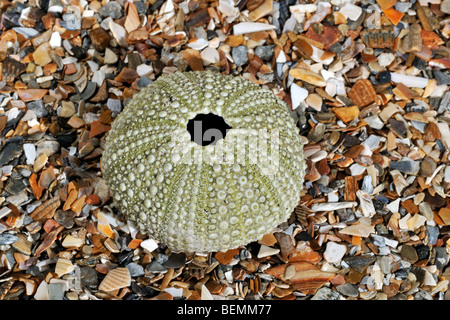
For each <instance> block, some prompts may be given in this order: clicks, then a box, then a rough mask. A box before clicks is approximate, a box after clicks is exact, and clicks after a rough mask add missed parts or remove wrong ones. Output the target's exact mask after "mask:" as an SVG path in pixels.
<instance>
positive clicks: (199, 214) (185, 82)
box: [102, 72, 305, 252]
mask: <svg viewBox="0 0 450 320" xmlns="http://www.w3.org/2000/svg"><path fill="white" fill-rule="evenodd" d="M208 113H213V114H215V115H218V116H221V117H222V118H223V119H224V120H225V121H226V123H227V124H229V125H230V126H231V127H232V129H231V130H230V131H229V132H228V134H227V135H226V136H225V138H223V139H221V140H219V141H218V142H217V143H216V144H215V145H209V146H201V145H199V144H197V143H195V142H193V141H191V139H190V135H189V132H188V131H187V129H186V126H187V123H188V121H189V120H190V119H193V118H194V117H195V116H196V115H197V114H208ZM277 137H278V140H277ZM231 141H234V144H233V143H231ZM262 141H264V143H262ZM230 146H231V147H230ZM264 148H265V149H264ZM224 150H225V151H224ZM221 152H222V153H221ZM227 152H228V153H227ZM102 167H103V168H102V170H103V174H104V177H105V179H106V181H107V183H108V185H109V186H110V189H111V194H112V196H113V199H114V201H115V203H116V204H117V205H118V207H119V208H120V210H121V212H122V213H124V214H125V215H126V216H127V218H128V219H129V220H131V221H133V222H134V223H135V224H136V226H137V227H138V228H139V229H140V231H141V232H142V233H145V234H148V235H149V236H151V237H154V238H155V239H157V240H159V241H161V242H162V243H164V244H166V245H167V246H168V247H170V248H171V249H172V250H174V251H185V252H199V251H218V250H221V251H224V250H228V249H231V248H236V247H238V246H240V245H245V244H247V243H249V242H252V241H256V240H258V239H260V238H261V237H262V236H263V235H264V234H266V233H268V232H270V231H271V230H273V228H275V227H276V226H277V225H279V224H280V223H282V222H284V221H285V220H286V219H287V218H288V217H289V216H290V214H291V213H292V212H293V209H294V208H295V206H296V205H297V204H298V201H299V199H300V192H301V190H302V188H303V177H304V173H305V162H304V157H303V147H302V144H301V140H300V135H299V133H298V129H297V128H296V126H295V123H294V121H293V119H292V118H291V116H290V114H289V112H288V109H287V106H286V104H285V103H284V102H283V101H281V100H280V99H278V98H276V97H275V96H274V95H273V93H272V92H271V91H269V90H268V89H264V88H261V87H260V86H257V85H255V84H253V83H251V82H250V81H247V80H245V79H244V78H242V77H232V76H224V75H222V74H219V73H211V72H186V73H174V74H170V75H164V76H161V77H159V78H158V79H157V80H156V81H155V82H154V83H153V84H152V85H150V86H149V87H147V88H145V89H143V90H142V91H141V92H139V93H137V94H136V95H135V96H134V97H133V99H132V100H131V101H130V103H129V104H128V105H127V106H126V108H125V109H124V111H123V112H122V113H121V114H119V116H118V117H117V119H116V120H115V121H114V122H113V124H112V128H111V131H110V132H109V135H108V137H107V139H106V146H105V151H104V153H103V159H102Z"/></svg>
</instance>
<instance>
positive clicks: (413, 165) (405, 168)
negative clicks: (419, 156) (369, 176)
mask: <svg viewBox="0 0 450 320" xmlns="http://www.w3.org/2000/svg"><path fill="white" fill-rule="evenodd" d="M389 169H391V170H398V171H400V172H403V173H408V174H412V175H416V174H417V173H418V172H419V170H420V163H419V162H418V161H413V160H401V161H392V162H391V163H390V164H389Z"/></svg>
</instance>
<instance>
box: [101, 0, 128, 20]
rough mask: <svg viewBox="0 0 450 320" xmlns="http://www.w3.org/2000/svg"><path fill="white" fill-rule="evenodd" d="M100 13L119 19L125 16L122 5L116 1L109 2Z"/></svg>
mask: <svg viewBox="0 0 450 320" xmlns="http://www.w3.org/2000/svg"><path fill="white" fill-rule="evenodd" d="M98 13H99V14H101V15H102V16H103V17H111V18H113V19H119V18H121V17H122V16H123V10H122V6H121V5H120V4H119V3H117V2H116V1H110V2H108V3H107V4H106V5H105V6H104V7H102V8H101V9H100V10H99V11H98Z"/></svg>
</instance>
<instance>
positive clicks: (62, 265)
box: [55, 259, 74, 277]
mask: <svg viewBox="0 0 450 320" xmlns="http://www.w3.org/2000/svg"><path fill="white" fill-rule="evenodd" d="M73 270H74V266H73V264H72V262H71V261H70V260H68V259H58V261H57V262H56V266H55V272H56V274H57V275H58V277H61V276H63V275H65V274H67V273H71V272H72V271H73Z"/></svg>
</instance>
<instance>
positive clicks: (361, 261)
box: [344, 256, 377, 273]
mask: <svg viewBox="0 0 450 320" xmlns="http://www.w3.org/2000/svg"><path fill="white" fill-rule="evenodd" d="M376 259H377V257H374V256H354V257H348V258H344V261H345V262H346V263H347V264H348V265H349V266H350V267H352V268H353V269H355V270H356V271H357V272H359V273H363V272H364V271H365V270H366V268H367V267H368V266H369V265H371V264H373V263H374V262H375V260H376Z"/></svg>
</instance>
